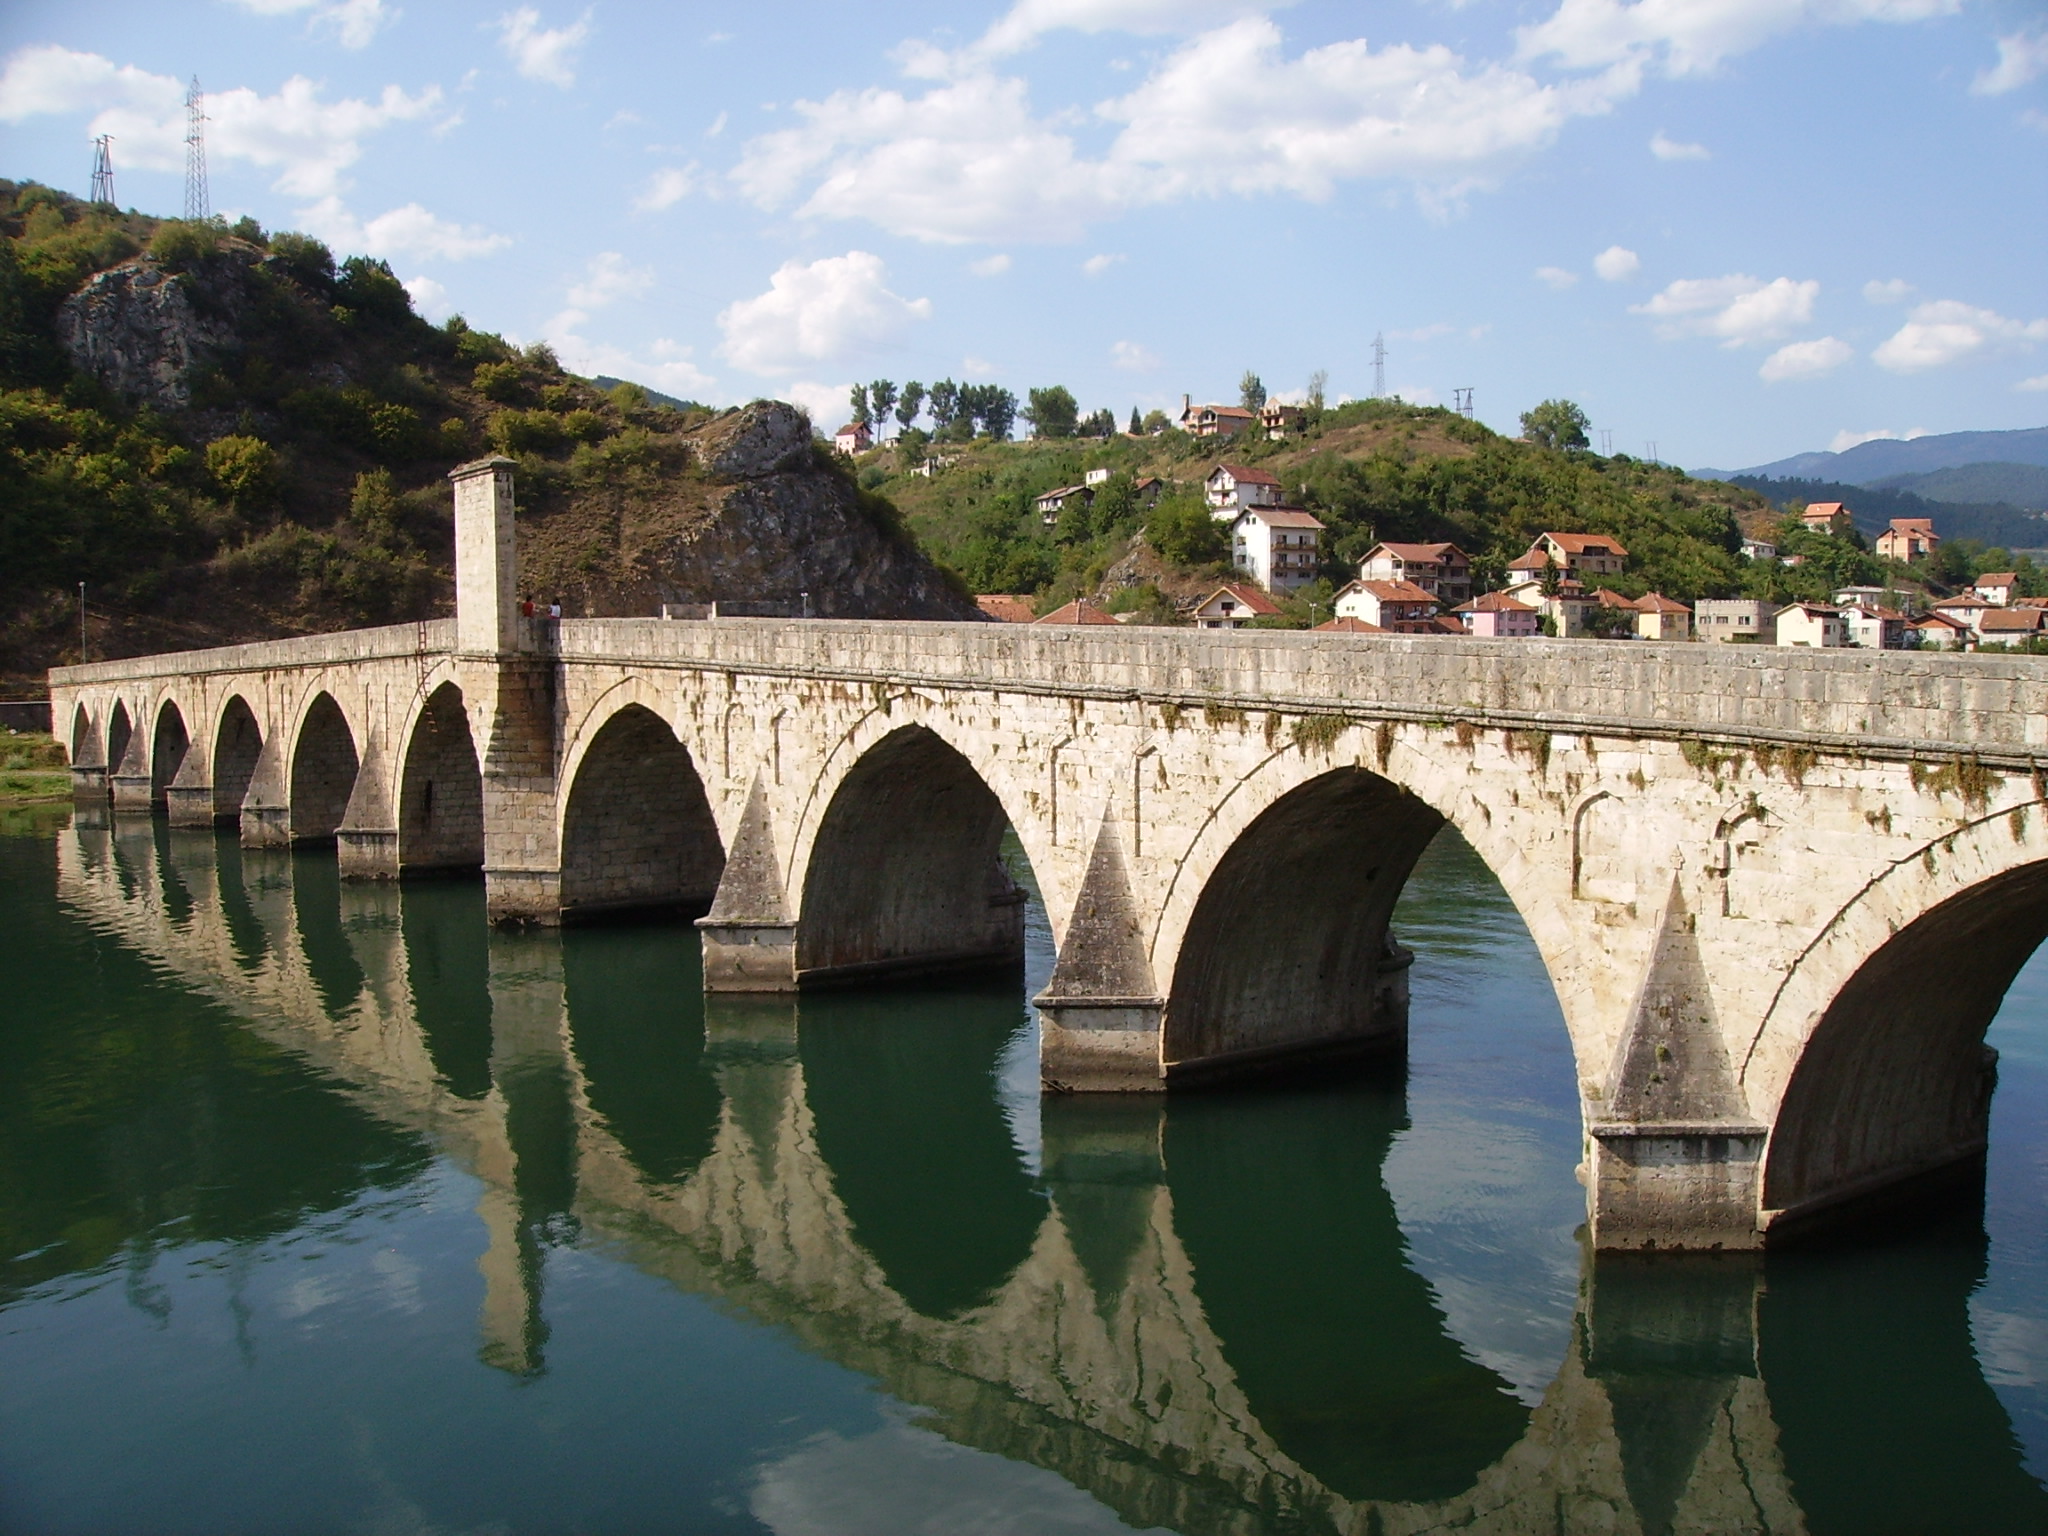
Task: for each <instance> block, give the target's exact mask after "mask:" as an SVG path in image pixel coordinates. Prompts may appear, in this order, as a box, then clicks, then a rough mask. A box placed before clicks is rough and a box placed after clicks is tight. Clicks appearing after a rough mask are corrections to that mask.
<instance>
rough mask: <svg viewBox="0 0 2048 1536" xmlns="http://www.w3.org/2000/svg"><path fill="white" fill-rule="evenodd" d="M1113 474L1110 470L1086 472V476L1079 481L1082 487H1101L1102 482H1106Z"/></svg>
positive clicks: (1113, 471)
mask: <svg viewBox="0 0 2048 1536" xmlns="http://www.w3.org/2000/svg"><path fill="white" fill-rule="evenodd" d="M1115 473H1116V471H1115V470H1111V469H1091V470H1089V471H1088V473H1087V474H1085V475H1083V476H1082V477H1081V481H1082V483H1083V484H1084V485H1087V486H1090V487H1093V486H1098V485H1101V484H1102V483H1103V482H1104V481H1106V480H1108V479H1109V477H1110V476H1111V475H1113V474H1115Z"/></svg>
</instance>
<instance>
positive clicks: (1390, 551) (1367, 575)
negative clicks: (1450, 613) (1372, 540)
mask: <svg viewBox="0 0 2048 1536" xmlns="http://www.w3.org/2000/svg"><path fill="white" fill-rule="evenodd" d="M1358 579H1359V580H1360V581H1410V582H1413V583H1414V584H1415V585H1416V586H1418V587H1420V588H1422V590H1423V591H1425V592H1427V593H1428V594H1429V595H1430V596H1431V597H1433V598H1435V599H1436V600H1437V601H1438V602H1440V603H1442V604H1443V605H1444V606H1445V607H1446V608H1455V607H1457V606H1458V605H1459V604H1460V603H1463V602H1465V601H1467V600H1468V599H1469V598H1470V597H1471V596H1472V559H1471V557H1470V556H1469V555H1467V554H1466V553H1465V552H1464V551H1463V550H1462V549H1460V548H1458V546H1457V545H1455V544H1375V545H1373V547H1372V548H1371V549H1369V550H1367V551H1366V553H1365V558H1364V559H1363V560H1361V561H1359V562H1358Z"/></svg>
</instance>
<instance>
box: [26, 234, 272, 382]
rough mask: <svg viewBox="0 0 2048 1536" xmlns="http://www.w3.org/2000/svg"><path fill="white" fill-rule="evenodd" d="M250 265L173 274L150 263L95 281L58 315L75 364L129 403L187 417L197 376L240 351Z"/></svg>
mask: <svg viewBox="0 0 2048 1536" xmlns="http://www.w3.org/2000/svg"><path fill="white" fill-rule="evenodd" d="M243 280H244V273H243V267H242V264H241V263H240V262H238V261H235V260H234V259H233V258H232V257H222V258H216V259H214V260H212V261H209V262H207V263H205V264H203V265H202V266H200V267H197V268H195V269H194V270H192V271H189V272H167V271H165V270H164V269H163V268H162V267H160V266H158V265H157V264H156V263H155V262H154V261H152V260H150V259H149V258H148V257H146V256H145V257H138V258H137V259H136V260H134V261H127V262H123V263H122V264H121V265H120V266H118V267H112V268H110V269H108V270H107V271H105V272H101V273H99V274H97V275H96V276H94V277H93V278H92V279H91V281H89V282H88V283H86V285H85V286H84V287H83V288H81V289H79V290H78V292H76V293H74V294H73V295H72V296H71V297H70V298H68V299H66V300H65V301H64V303H63V306H62V307H61V308H60V309H59V310H58V312H57V337H58V340H60V341H61V342H62V343H63V344H64V350H65V351H66V352H67V353H68V354H69V355H70V357H71V361H72V363H73V364H74V365H75V366H76V367H77V368H78V369H79V371H80V372H82V373H85V374H89V375H90V376H91V377H92V378H94V379H96V380H98V381H99V382H100V383H101V384H104V385H106V386H107V388H109V389H111V390H113V391H114V392H115V393H117V394H119V395H122V396H124V397H125V398H127V399H129V400H132V401H135V402H138V403H144V404H149V405H153V406H155V407H157V408H158V409H159V410H182V409H184V408H185V407H186V406H188V405H190V404H191V401H192V378H193V375H194V374H195V373H196V372H197V371H198V370H200V369H201V368H203V367H205V366H206V365H207V364H208V363H211V362H214V361H216V360H217V359H219V358H220V357H222V356H224V355H225V354H227V353H229V352H233V351H237V350H239V349H240V345H241V342H240V335H239V332H240V317H241V313H242V311H243V309H244V308H245V304H244V302H243V301H244V294H243V292H242V284H243Z"/></svg>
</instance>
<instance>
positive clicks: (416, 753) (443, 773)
mask: <svg viewBox="0 0 2048 1536" xmlns="http://www.w3.org/2000/svg"><path fill="white" fill-rule="evenodd" d="M483 863H484V779H483V770H482V768H481V767H480V766H479V765H478V761H477V752H476V741H475V739H474V737H473V736H472V735H471V734H470V729H469V711H468V709H467V708H466V707H465V704H464V701H463V697H462V690H461V689H460V688H458V687H456V686H455V684H454V683H452V682H448V683H443V684H441V686H440V687H438V688H436V689H435V690H434V691H433V692H432V693H431V694H429V695H428V697H427V700H426V702H425V704H424V706H423V707H422V708H421V709H420V711H419V713H418V714H417V715H416V716H415V717H414V720H413V723H412V730H411V732H410V734H409V735H408V737H407V739H406V747H405V762H404V766H403V767H402V768H401V770H400V774H399V786H398V869H399V873H400V874H410V873H416V872H419V871H424V870H433V869H451V870H452V869H481V868H483Z"/></svg>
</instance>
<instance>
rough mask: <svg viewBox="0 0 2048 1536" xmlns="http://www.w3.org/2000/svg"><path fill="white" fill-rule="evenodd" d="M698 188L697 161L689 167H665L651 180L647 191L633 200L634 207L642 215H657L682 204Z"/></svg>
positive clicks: (692, 162)
mask: <svg viewBox="0 0 2048 1536" xmlns="http://www.w3.org/2000/svg"><path fill="white" fill-rule="evenodd" d="M696 188H697V162H696V161H694V160H693V161H691V162H690V163H689V164H688V165H669V166H664V167H662V169H660V170H658V171H656V172H655V173H654V175H653V176H652V177H651V178H649V180H648V183H647V188H646V190H645V191H643V192H642V193H641V194H640V195H639V196H638V197H636V198H634V199H633V206H634V207H635V208H637V209H639V210H640V211H641V212H642V213H655V212H658V211H660V210H661V209H663V208H667V207H670V206H672V205H673V204H676V203H679V202H681V201H682V200H683V199H684V198H686V197H688V196H689V195H690V194H691V193H692V192H694V191H695V190H696Z"/></svg>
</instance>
